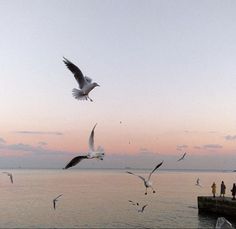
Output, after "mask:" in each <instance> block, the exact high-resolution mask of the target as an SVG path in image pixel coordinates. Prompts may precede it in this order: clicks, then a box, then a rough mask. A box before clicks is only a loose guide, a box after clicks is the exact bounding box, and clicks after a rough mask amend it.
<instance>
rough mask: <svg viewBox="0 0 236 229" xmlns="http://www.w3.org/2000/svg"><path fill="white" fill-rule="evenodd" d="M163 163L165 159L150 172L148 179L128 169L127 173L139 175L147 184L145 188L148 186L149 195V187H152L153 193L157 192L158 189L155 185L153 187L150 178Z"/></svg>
mask: <svg viewBox="0 0 236 229" xmlns="http://www.w3.org/2000/svg"><path fill="white" fill-rule="evenodd" d="M162 164H163V161H162V162H161V163H160V164H158V165H157V166H156V167H155V168H154V169H153V170H152V171H151V172H150V174H149V176H148V179H145V178H144V177H142V176H139V175H136V174H134V173H132V172H129V171H126V173H128V174H131V175H134V176H137V177H139V178H140V179H141V180H142V181H143V183H144V186H145V188H146V192H145V195H147V189H148V188H151V189H152V192H153V193H155V192H156V191H155V190H154V189H153V187H152V182H151V181H150V179H151V176H152V174H153V173H154V172H155V171H156V170H157V169H158V168H159V167H160V166H161V165H162Z"/></svg>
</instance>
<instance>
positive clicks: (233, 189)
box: [231, 183, 236, 200]
mask: <svg viewBox="0 0 236 229" xmlns="http://www.w3.org/2000/svg"><path fill="white" fill-rule="evenodd" d="M231 192H232V196H233V198H232V200H235V195H236V185H235V183H234V184H233V188H232V189H231Z"/></svg>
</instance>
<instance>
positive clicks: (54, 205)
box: [53, 200, 56, 209]
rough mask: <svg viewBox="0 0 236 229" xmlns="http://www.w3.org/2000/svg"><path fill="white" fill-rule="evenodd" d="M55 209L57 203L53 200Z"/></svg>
mask: <svg viewBox="0 0 236 229" xmlns="http://www.w3.org/2000/svg"><path fill="white" fill-rule="evenodd" d="M53 208H54V209H56V201H55V200H53Z"/></svg>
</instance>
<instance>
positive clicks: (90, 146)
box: [89, 123, 97, 151]
mask: <svg viewBox="0 0 236 229" xmlns="http://www.w3.org/2000/svg"><path fill="white" fill-rule="evenodd" d="M96 125H97V123H96V124H95V126H94V127H93V129H92V132H91V134H90V137H89V150H90V151H94V129H95V127H96Z"/></svg>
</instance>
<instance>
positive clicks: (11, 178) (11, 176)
mask: <svg viewBox="0 0 236 229" xmlns="http://www.w3.org/2000/svg"><path fill="white" fill-rule="evenodd" d="M2 173H4V174H6V175H7V176H9V177H10V180H11V183H12V184H13V175H12V174H11V173H8V172H2Z"/></svg>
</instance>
